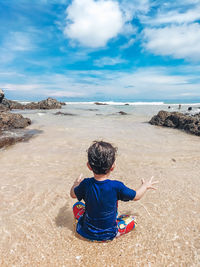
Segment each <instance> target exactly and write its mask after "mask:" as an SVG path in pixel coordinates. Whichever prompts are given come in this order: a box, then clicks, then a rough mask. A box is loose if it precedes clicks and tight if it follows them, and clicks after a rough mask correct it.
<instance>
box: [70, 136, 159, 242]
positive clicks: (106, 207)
mask: <svg viewBox="0 0 200 267" xmlns="http://www.w3.org/2000/svg"><path fill="white" fill-rule="evenodd" d="M116 151H117V149H116V148H115V147H113V146H112V145H111V144H110V143H107V142H103V141H94V142H93V144H92V145H91V146H90V147H89V149H88V163H87V166H88V168H89V169H90V170H91V171H92V172H93V174H94V177H93V178H86V179H82V175H81V176H80V177H79V178H78V179H76V180H75V182H74V185H73V186H72V188H71V191H70V195H71V197H72V198H77V199H78V200H79V201H81V200H82V199H83V200H84V201H85V204H83V203H82V202H77V203H76V204H74V206H73V212H74V216H75V218H76V219H77V220H78V223H77V227H76V231H77V232H78V233H79V234H80V235H81V236H82V237H84V238H87V239H89V240H92V241H94V240H95V241H107V240H112V239H113V238H114V237H116V236H120V235H122V234H125V233H127V232H129V231H130V230H132V229H133V228H134V227H135V221H134V217H132V216H127V215H122V216H120V217H118V218H117V201H118V200H122V201H129V200H135V201H136V200H139V199H141V197H142V196H143V195H144V193H145V192H146V191H147V190H148V189H156V188H154V184H156V183H157V182H156V181H155V182H153V181H152V179H153V178H151V179H150V180H149V181H147V182H145V181H144V180H142V185H141V186H140V187H139V189H138V190H137V191H135V190H132V189H130V188H128V187H126V186H125V185H124V184H123V183H122V182H120V181H115V180H109V179H108V178H109V175H110V173H111V172H112V171H113V170H114V168H115V157H116Z"/></svg>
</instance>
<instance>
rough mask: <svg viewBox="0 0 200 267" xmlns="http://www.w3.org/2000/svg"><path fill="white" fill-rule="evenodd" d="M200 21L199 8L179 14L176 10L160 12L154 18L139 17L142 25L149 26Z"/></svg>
mask: <svg viewBox="0 0 200 267" xmlns="http://www.w3.org/2000/svg"><path fill="white" fill-rule="evenodd" d="M199 19H200V6H199V7H198V6H197V7H195V8H193V9H189V10H185V12H180V11H178V10H170V11H167V12H166V11H162V12H159V13H158V14H157V16H156V17H143V18H142V17H141V20H142V22H143V23H146V24H151V25H159V24H170V23H176V24H183V23H190V22H195V21H197V20H199Z"/></svg>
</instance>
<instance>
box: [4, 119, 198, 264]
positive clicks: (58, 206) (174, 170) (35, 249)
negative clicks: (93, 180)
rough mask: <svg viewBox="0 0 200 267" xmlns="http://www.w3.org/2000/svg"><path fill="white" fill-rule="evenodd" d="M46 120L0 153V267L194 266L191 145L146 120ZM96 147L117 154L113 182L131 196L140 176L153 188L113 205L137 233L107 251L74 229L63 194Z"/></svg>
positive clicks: (194, 160) (192, 139)
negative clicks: (97, 143)
mask: <svg viewBox="0 0 200 267" xmlns="http://www.w3.org/2000/svg"><path fill="white" fill-rule="evenodd" d="M34 116H36V115H34ZM44 117H45V115H44V116H38V118H37V120H36V121H35V123H34V124H33V125H32V126H31V127H32V128H37V129H41V130H43V133H42V134H41V135H38V136H36V137H35V138H33V139H31V140H30V141H29V142H28V143H19V144H17V145H15V146H13V147H10V148H8V149H6V150H2V151H0V162H1V168H0V234H1V239H0V266H2V267H4V266H9V267H11V266H13V267H14V266H15V267H18V266H20V267H21V266H34V267H36V266H43V267H45V266H48V267H49V266H62V267H64V266H90V267H91V266H95V267H98V266H110V267H111V266H188V267H191V266H200V235H199V233H200V215H199V214H200V201H199V200H200V153H199V152H200V139H199V137H197V136H191V135H188V134H185V133H183V132H180V131H177V130H173V129H167V128H159V127H155V126H151V125H149V124H147V123H143V122H144V121H145V118H144V117H137V118H136V117H134V118H133V117H130V116H129V117H112V118H111V117H106V118H105V117H104V118H102V116H96V117H92V118H90V119H89V118H88V117H78V116H77V117H74V118H68V117H67V118H65V121H64V123H63V117H62V118H61V117H59V118H56V119H55V117H53V116H52V117H51V119H50V118H49V119H48V120H46V119H44ZM35 118H36V117H35ZM31 127H30V128H31ZM95 139H104V140H107V141H111V142H112V143H114V144H115V145H117V146H118V149H119V151H118V157H117V162H116V163H117V166H116V169H115V171H114V172H113V174H112V176H111V178H113V179H119V180H121V181H123V182H124V183H125V184H126V185H127V186H129V187H132V188H134V189H136V188H137V187H138V186H139V185H140V180H141V178H144V179H149V178H150V177H151V176H152V175H153V176H154V177H155V179H156V180H159V181H160V183H159V185H158V190H157V191H148V192H147V194H146V195H145V196H144V198H143V199H142V200H140V201H138V202H120V203H119V213H128V214H133V215H135V216H136V218H137V222H138V226H137V229H136V230H134V231H132V232H131V233H129V234H127V235H125V236H123V237H120V238H118V239H115V240H113V241H111V242H108V243H93V242H88V241H85V240H82V239H80V238H78V237H77V236H76V235H75V232H74V228H73V215H72V205H73V203H74V202H75V201H74V200H73V199H71V198H70V196H69V190H70V187H71V185H72V184H73V181H74V180H75V179H76V177H78V176H79V174H80V173H83V175H84V176H85V177H91V176H92V174H91V173H90V172H89V170H88V169H87V167H86V160H87V156H86V149H87V148H88V146H89V145H90V144H91V142H92V140H95Z"/></svg>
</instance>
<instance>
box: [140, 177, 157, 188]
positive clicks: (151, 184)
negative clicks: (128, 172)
mask: <svg viewBox="0 0 200 267" xmlns="http://www.w3.org/2000/svg"><path fill="white" fill-rule="evenodd" d="M153 178H154V177H153V176H152V177H151V179H150V180H149V181H146V182H145V180H144V179H142V180H141V181H142V184H143V185H145V186H146V188H147V189H153V190H156V189H157V188H156V187H154V185H155V184H157V183H159V181H154V182H153Z"/></svg>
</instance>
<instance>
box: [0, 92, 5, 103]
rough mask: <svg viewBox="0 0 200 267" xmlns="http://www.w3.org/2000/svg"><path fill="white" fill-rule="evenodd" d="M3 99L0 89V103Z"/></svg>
mask: <svg viewBox="0 0 200 267" xmlns="http://www.w3.org/2000/svg"><path fill="white" fill-rule="evenodd" d="M3 98H4V92H3V90H1V89H0V103H1V102H2V100H3Z"/></svg>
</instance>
